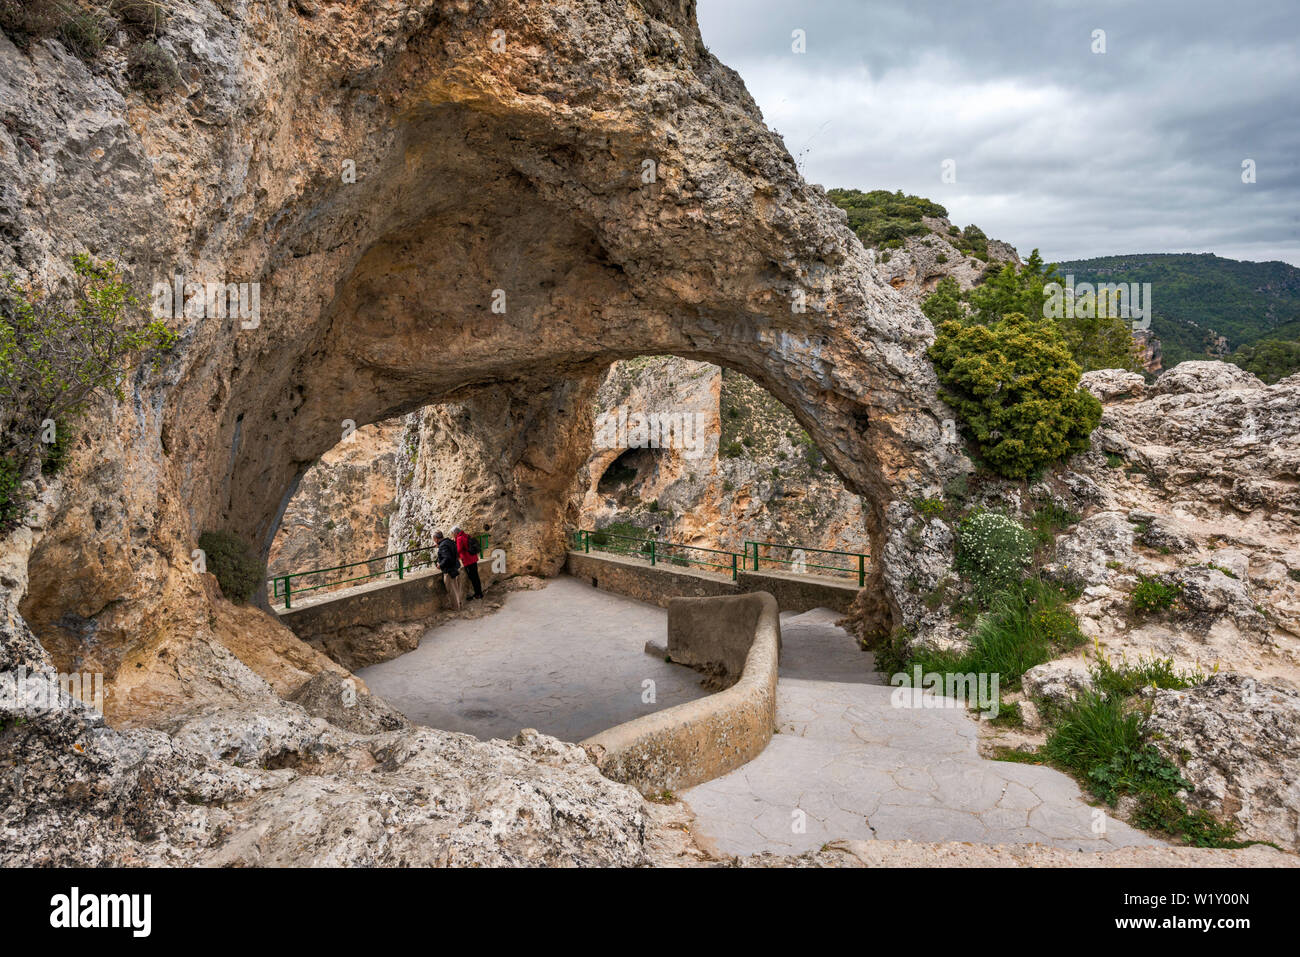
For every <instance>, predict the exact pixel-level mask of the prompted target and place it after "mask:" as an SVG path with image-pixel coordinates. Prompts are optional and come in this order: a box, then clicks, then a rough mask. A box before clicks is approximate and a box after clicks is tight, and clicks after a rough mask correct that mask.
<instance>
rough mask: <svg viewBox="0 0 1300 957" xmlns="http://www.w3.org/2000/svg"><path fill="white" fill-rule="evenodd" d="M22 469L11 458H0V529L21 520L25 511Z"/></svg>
mask: <svg viewBox="0 0 1300 957" xmlns="http://www.w3.org/2000/svg"><path fill="white" fill-rule="evenodd" d="M22 487H23V470H22V467H21V466H19V465H18V463H17V462H15V461H14V460H13V459H11V458H9V457H8V456H5V457H3V458H0V529H6V528H10V527H11V526H14V525H17V524H18V523H19V522H21V521H22V520H23V515H24V514H25V512H26V509H25V508H24V507H23V506H24V504H25V503H24V501H23V496H22Z"/></svg>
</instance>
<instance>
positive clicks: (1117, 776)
mask: <svg viewBox="0 0 1300 957" xmlns="http://www.w3.org/2000/svg"><path fill="white" fill-rule="evenodd" d="M1142 725H1143V715H1142V714H1141V712H1139V711H1136V710H1132V709H1128V708H1126V707H1125V706H1124V699H1123V698H1120V697H1116V696H1112V695H1105V694H1101V693H1100V692H1096V691H1087V692H1083V693H1082V694H1080V695H1079V697H1078V699H1076V700H1075V701H1073V702H1071V703H1070V704H1068V705H1066V707H1065V710H1064V712H1063V713H1062V715H1061V720H1060V721H1059V722H1058V723H1057V725H1056V727H1054V728H1053V729H1052V732H1051V734H1050V735H1049V736H1048V738H1047V743H1046V744H1045V745H1044V746H1043V750H1044V753H1046V755H1047V756H1048V758H1050V759H1051V760H1052V761H1053V762H1055V763H1056V764H1059V765H1061V766H1062V767H1065V768H1069V769H1070V770H1072V771H1074V772H1076V773H1077V774H1078V775H1079V776H1080V777H1082V778H1083V779H1085V780H1086V781H1087V782H1088V786H1089V788H1090V790H1092V792H1093V793H1094V794H1096V795H1097V796H1098V797H1100V798H1102V799H1103V800H1105V801H1107V802H1109V803H1111V804H1113V803H1114V802H1115V797H1116V795H1117V794H1118V793H1119V792H1120V791H1128V790H1134V789H1135V786H1136V784H1137V783H1138V781H1139V778H1140V777H1141V776H1142V775H1143V774H1145V773H1147V772H1149V771H1150V765H1151V761H1150V756H1149V755H1146V753H1145V749H1146V747H1147V745H1146V743H1145V741H1144V740H1143V737H1142Z"/></svg>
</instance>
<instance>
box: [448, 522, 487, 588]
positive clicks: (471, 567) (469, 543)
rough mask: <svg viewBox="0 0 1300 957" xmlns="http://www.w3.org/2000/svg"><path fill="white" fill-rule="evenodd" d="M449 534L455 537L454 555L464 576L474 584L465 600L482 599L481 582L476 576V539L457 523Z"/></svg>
mask: <svg viewBox="0 0 1300 957" xmlns="http://www.w3.org/2000/svg"><path fill="white" fill-rule="evenodd" d="M451 535H452V538H454V539H456V557H457V558H459V559H460V564H461V567H463V568H464V569H465V577H466V578H468V579H469V583H470V584H471V585H473V586H474V594H472V595H470V596H469V597H468V598H466V599H465V600H466V601H473V600H474V599H475V598H477V599H479V600H480V601H482V600H483V583H482V582H481V581H479V577H478V540H477V539H474V538H470V537H469V536H468V535H466V534H465V532H464V530H463V529H462V528H461V527H460V526H459V525H458V526H456V527H455V528H453V529H452V530H451Z"/></svg>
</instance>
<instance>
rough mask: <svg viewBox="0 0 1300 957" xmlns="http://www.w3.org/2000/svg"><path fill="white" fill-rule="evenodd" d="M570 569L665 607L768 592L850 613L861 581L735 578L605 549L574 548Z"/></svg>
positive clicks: (805, 607)
mask: <svg viewBox="0 0 1300 957" xmlns="http://www.w3.org/2000/svg"><path fill="white" fill-rule="evenodd" d="M564 568H565V571H566V572H568V573H569V574H570V575H573V576H574V577H575V578H581V579H582V580H583V581H588V582H591V583H592V584H593V585H595V587H597V588H604V589H606V590H607V591H612V592H616V593H618V594H620V595H626V596H628V597H629V598H636V599H637V600H639V601H647V602H650V603H651V604H653V605H659V606H660V607H661V608H666V607H667V606H668V602H669V601H670V600H671V599H673V598H704V597H708V596H715V595H743V594H747V593H752V592H760V591H762V592H767V593H768V594H770V595H772V596H774V597H775V598H776V600H777V604H778V605H779V606H780V608H781V610H782V611H792V612H804V611H809V610H810V609H813V608H830V609H832V610H833V611H838V612H841V613H842V614H848V612H849V607H850V606H851V605H852V604H853V599H854V598H856V597H857V594H858V588H857V584H856V582H853V583H848V582H839V581H835V580H832V579H823V578H818V577H816V576H813V575H795V574H791V573H788V572H778V571H757V572H755V571H743V572H741V573H740V574H739V576H738V579H737V580H736V581H732V580H731V573H730V572H723V573H714V572H710V571H705V570H702V569H698V568H685V567H681V566H677V565H673V564H671V563H668V564H659V565H650V564H649V563H648V562H645V561H641V560H639V559H635V558H624V557H623V556H621V555H611V554H608V553H605V552H602V553H600V554H596V553H594V552H569V554H568V558H567V560H566V562H565V566H564Z"/></svg>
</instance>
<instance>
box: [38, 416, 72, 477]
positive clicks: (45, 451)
mask: <svg viewBox="0 0 1300 957" xmlns="http://www.w3.org/2000/svg"><path fill="white" fill-rule="evenodd" d="M71 441H72V428H71V426H69V425H68V424H67V423H65V422H56V423H55V427H54V441H53V442H42V443H41V474H42V475H44V476H47V477H49V476H54V475H58V474H59V471H60V469H62V468H63V462H64V459H66V458H67V455H68V444H69V443H70V442H71Z"/></svg>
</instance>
